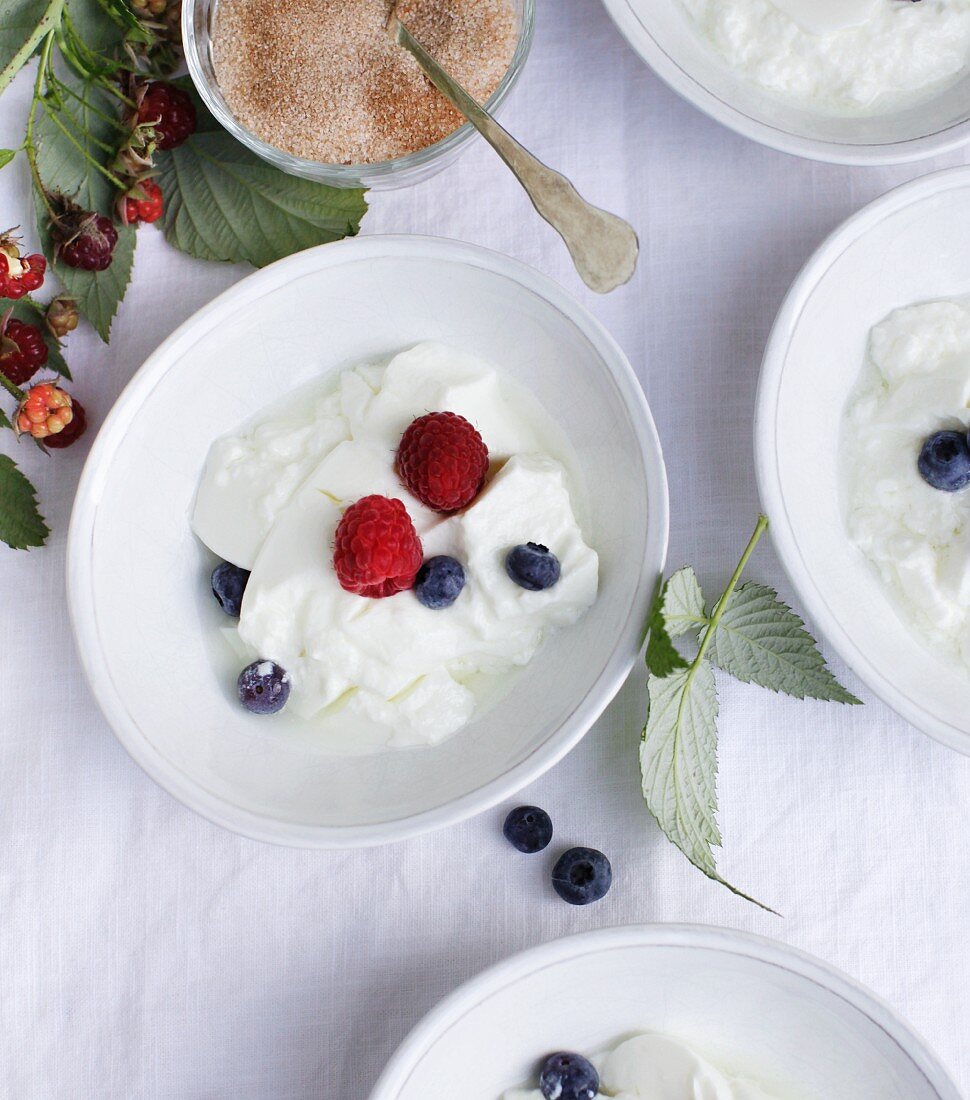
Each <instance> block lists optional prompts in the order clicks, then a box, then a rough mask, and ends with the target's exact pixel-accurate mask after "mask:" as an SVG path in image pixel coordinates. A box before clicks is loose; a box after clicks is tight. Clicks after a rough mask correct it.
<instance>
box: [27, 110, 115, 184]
mask: <svg viewBox="0 0 970 1100" xmlns="http://www.w3.org/2000/svg"><path fill="white" fill-rule="evenodd" d="M44 110H45V111H46V112H47V117H48V118H49V119H50V120H51V122H53V123H54V125H55V126H56V127H57V128H58V130H60V131H61V133H62V134H63V135H64V136H65V137H66V138H67V140H68V141H69V142H70V143H71V144H72V145H73V146H74V148H75V149H77V151H78V152H79V153H80V154H81V156H82V157H84V159H85V160H86V161H87V162H88V164H90V165H91V167H92V168H96V169H97V170H98V171H99V172H100V173H101V175H102V176H104V177H105V179H108V180H110V181H111V183H113V184H114V186H115V187H117V188H119V189H120V190H122V191H123V190H124V189H125V185H124V184H123V183H122V182H121V180H120V179H118V177H117V176H116V175H115V174H114V173H113V172H109V171H108V169H107V168H105V167H104V165H103V164H100V163H99V162H98V161H97V160H96V159H95V158H94V157H92V156H91V154H90V153H89V152H88V150H87V149H85V148H84V146H83V145H82V144H81V143H80V142H79V141H78V139H77V138H76V137H75V136H74V135H73V134H72V133H71V131H70V130H69V129H68V128H67V127H66V126H65V125H64V123H63V122H62V121H61V119H60V116H59V113H58V112H57V111H55V110H53V109H52V108H51V107H50V105H49V104H48V103H47V101H46V100H45V101H44ZM87 136H88V137H90V135H87ZM97 144H99V145H100V144H101V143H100V142H97ZM104 148H105V149H107V150H108V152H113V150H112V149H111V148H110V147H109V146H107V145H106V146H104Z"/></svg>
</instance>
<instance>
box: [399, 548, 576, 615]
mask: <svg viewBox="0 0 970 1100" xmlns="http://www.w3.org/2000/svg"><path fill="white" fill-rule="evenodd" d="M505 572H506V573H508V575H509V577H510V578H511V580H513V581H514V582H515V583H516V584H517V585H518V586H519V587H520V588H524V589H526V591H528V592H543V591H545V590H546V589H547V588H552V586H553V585H554V584H556V583H557V581H558V580H559V578H560V576H561V575H562V566H561V565H560V564H559V559H558V558H557V557H556V555H555V554H554V553H553V552H552V551H551V550H550V549H549V547H548V546H543V545H542V544H541V543H538V542H526V543H523V544H522V545H521V546H513V547H512V549H511V550H510V551H509V552H508V554H506V556H505ZM464 587H465V570H464V567H463V566H462V564H461V562H460V561H458V560H457V559H456V558H451V557H449V556H448V555H447V554H439V555H438V556H437V557H434V558H428V560H427V561H426V562H425V563H424V565H422V566H421V568H420V570H419V571H418V575H417V577H416V578H415V581H414V594H415V596H417V598H418V600H419V601H420V602H421V603H422V604H424V606H425V607H428V608H430V609H431V610H432V611H440V610H442V608H445V607H451V605H452V604H453V603H454V602H455V600H457V599H458V597H459V596H460V595H461V591H462V589H463V588H464Z"/></svg>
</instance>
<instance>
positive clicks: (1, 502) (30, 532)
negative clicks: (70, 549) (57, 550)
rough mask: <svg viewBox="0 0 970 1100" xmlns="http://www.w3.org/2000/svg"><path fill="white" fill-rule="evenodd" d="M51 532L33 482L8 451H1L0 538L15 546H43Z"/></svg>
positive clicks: (13, 547)
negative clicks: (42, 512)
mask: <svg viewBox="0 0 970 1100" xmlns="http://www.w3.org/2000/svg"><path fill="white" fill-rule="evenodd" d="M49 534H50V529H49V528H48V526H47V524H46V523H45V522H44V519H43V517H42V516H41V514H40V512H39V510H38V508H37V494H36V492H35V490H34V487H33V485H31V484H30V482H29V481H28V480H27V478H25V477H24V475H23V474H22V473H21V472H20V470H18V469H17V466H16V464H15V463H14V460H13V459H12V458H11V457H10V456H9V455H0V540H2V541H3V542H5V543H6V544H7V545H8V546H9V547H11V548H12V549H14V550H26V549H28V548H29V547H31V546H43V545H44V543H45V542H46V540H47V536H48V535H49Z"/></svg>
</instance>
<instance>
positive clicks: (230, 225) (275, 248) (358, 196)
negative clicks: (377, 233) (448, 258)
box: [156, 84, 367, 267]
mask: <svg viewBox="0 0 970 1100" xmlns="http://www.w3.org/2000/svg"><path fill="white" fill-rule="evenodd" d="M180 86H183V87H185V85H184V84H182V85H180ZM187 90H189V91H190V94H192V100H193V103H194V104H195V109H196V113H197V116H198V129H197V130H196V132H195V134H193V135H192V137H190V138H189V139H188V141H186V142H185V143H184V144H183V145H180V146H179V147H178V148H176V149H172V150H169V151H168V152H166V153H160V154H158V155H157V164H158V169H159V172H158V176H157V177H156V178H157V180H158V183H159V185H160V186H161V188H162V191H163V193H164V195H165V212H164V213H163V215H162V217H161V219H160V221H159V222H158V223H157V224H158V225H159V226H161V228H162V230H163V232H164V233H165V237H166V238H167V240H168V241H169V242H170V243H171V244H173V245H175V247H176V248H179V249H181V250H182V251H183V252H187V253H189V255H191V256H196V257H198V258H200V259H203V260H228V261H232V262H237V263H238V262H241V261H245V262H248V263H251V264H253V265H254V266H256V267H262V266H264V265H265V264H269V263H272V262H273V261H274V260H278V259H281V258H282V257H283V256H288V255H290V253H292V252H297V251H299V250H301V249H304V248H309V247H311V246H312V245H316V244H323V243H325V242H328V241H335V240H339V239H340V238H341V237H347V236H353V235H354V234H355V233H356V232H357V230H358V229H359V227H360V220H361V218H362V217H363V216H364V214H365V213H366V210H367V203H366V201H365V200H364V192H363V191H360V190H352V189H345V188H336V187H326V186H325V185H323V184H320V183H314V182H313V181H312V180H306V179H300V178H299V177H297V176H289V175H286V174H285V173H283V172H281V171H279V170H278V169H276V168H273V167H272V166H271V165H269V164H267V163H266V162H265V161H263V160H261V159H260V158H259V157H257V156H256V155H255V154H254V153H251V152H250V151H249V150H248V149H247V148H246V147H245V146H243V145H241V144H240V143H239V142H238V141H236V140H235V138H232V137H230V136H229V134H227V133H226V132H225V130H223V128H222V127H221V126H220V125H219V124H218V123H217V122H216V120H215V119H214V118H213V117H212V115H211V114H209V112H208V111H207V110H206V109H205V106H204V105H203V104H202V102H201V100H200V99H199V98H198V96H196V95H195V94H194V90H193V89H191V88H187Z"/></svg>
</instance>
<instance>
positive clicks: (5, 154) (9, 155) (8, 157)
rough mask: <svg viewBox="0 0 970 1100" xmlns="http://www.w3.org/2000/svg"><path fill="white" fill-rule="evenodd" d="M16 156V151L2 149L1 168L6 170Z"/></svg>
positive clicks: (0, 153)
mask: <svg viewBox="0 0 970 1100" xmlns="http://www.w3.org/2000/svg"><path fill="white" fill-rule="evenodd" d="M16 155H17V150H16V149H0V168H6V166H7V165H8V164H9V163H10V162H11V161H12V160H13V158H14V157H15V156H16Z"/></svg>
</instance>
